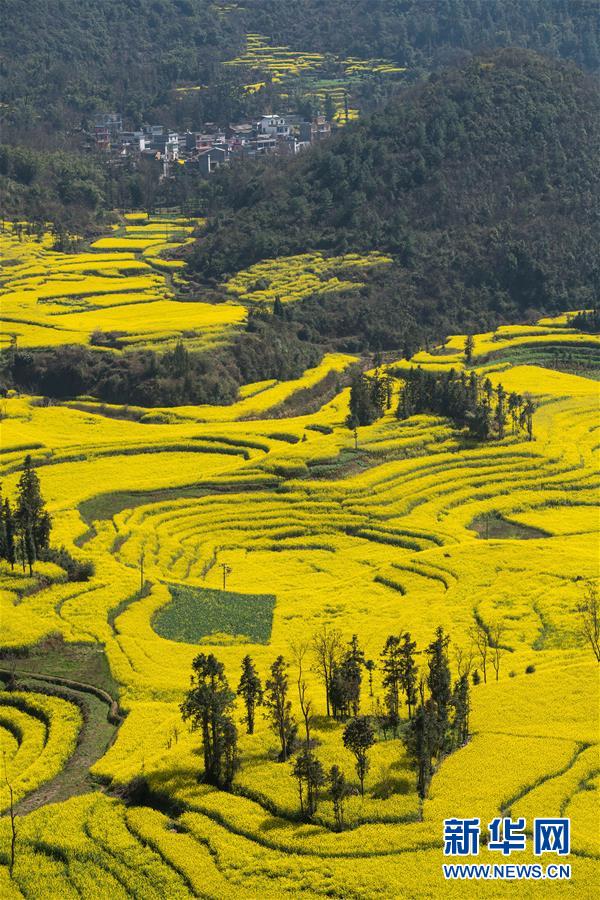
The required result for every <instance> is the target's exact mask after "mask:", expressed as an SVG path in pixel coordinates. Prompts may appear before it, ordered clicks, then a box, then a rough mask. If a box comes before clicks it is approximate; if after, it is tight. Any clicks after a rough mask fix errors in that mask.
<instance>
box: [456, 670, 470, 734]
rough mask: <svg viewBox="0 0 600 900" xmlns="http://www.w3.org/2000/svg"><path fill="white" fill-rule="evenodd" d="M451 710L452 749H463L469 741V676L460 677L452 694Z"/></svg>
mask: <svg viewBox="0 0 600 900" xmlns="http://www.w3.org/2000/svg"><path fill="white" fill-rule="evenodd" d="M451 705H452V710H453V721H452V744H453V749H454V750H456V749H457V748H458V747H464V745H465V744H466V743H467V741H468V739H469V713H470V711H471V701H470V696H469V676H468V675H467V674H466V673H465V674H464V675H461V677H460V678H459V679H458V681H457V682H456V684H455V685H454V691H453V692H452V700H451Z"/></svg>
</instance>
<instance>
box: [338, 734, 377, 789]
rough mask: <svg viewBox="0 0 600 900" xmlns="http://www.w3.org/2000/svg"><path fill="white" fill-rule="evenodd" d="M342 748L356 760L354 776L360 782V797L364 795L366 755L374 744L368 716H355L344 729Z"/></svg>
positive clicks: (367, 766)
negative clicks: (348, 751) (356, 776)
mask: <svg viewBox="0 0 600 900" xmlns="http://www.w3.org/2000/svg"><path fill="white" fill-rule="evenodd" d="M342 740H343V742H344V747H345V748H346V749H347V750H350V752H351V753H353V754H354V756H355V758H356V774H357V775H358V780H359V781H360V793H361V796H362V797H364V795H365V776H366V774H367V772H368V771H369V757H368V753H369V750H370V749H371V747H372V746H373V744H374V743H375V731H374V730H373V726H372V725H371V720H370V718H369V717H368V716H356V718H354V719H351V720H350V721H349V722H348V724H347V725H346V727H345V728H344V734H343V738H342Z"/></svg>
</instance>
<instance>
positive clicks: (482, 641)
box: [469, 619, 489, 684]
mask: <svg viewBox="0 0 600 900" xmlns="http://www.w3.org/2000/svg"><path fill="white" fill-rule="evenodd" d="M469 635H470V637H471V640H472V641H473V644H474V646H475V648H476V649H477V652H478V653H479V659H480V660H481V671H482V672H483V681H484V684H485V683H486V682H487V660H488V651H489V635H488V633H487V630H486V629H485V627H484V625H483V622H481V621H480V620H479V619H475V624H474V625H473V626H472V627H471V629H470V631H469Z"/></svg>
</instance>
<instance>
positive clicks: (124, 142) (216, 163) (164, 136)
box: [88, 113, 336, 178]
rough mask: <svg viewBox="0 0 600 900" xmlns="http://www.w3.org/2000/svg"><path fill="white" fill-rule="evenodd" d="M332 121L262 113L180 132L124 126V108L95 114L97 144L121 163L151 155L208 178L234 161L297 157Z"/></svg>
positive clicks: (167, 171)
mask: <svg viewBox="0 0 600 900" xmlns="http://www.w3.org/2000/svg"><path fill="white" fill-rule="evenodd" d="M332 127H334V128H335V127H336V126H335V125H333V126H332V123H331V122H330V121H328V119H327V118H326V117H325V116H324V115H316V116H314V117H313V118H312V119H310V120H304V119H303V118H302V116H300V115H285V116H281V115H278V114H276V113H274V114H269V115H263V116H261V117H260V118H256V119H253V120H251V121H247V122H240V123H236V124H231V125H227V127H220V126H219V125H217V124H215V123H213V122H204V123H203V124H202V127H201V130H200V131H185V132H177V131H175V130H172V129H170V128H168V127H167V126H165V125H149V126H146V125H145V126H142V127H141V128H139V129H137V130H134V131H129V130H126V129H124V126H123V117H122V116H121V115H120V114H119V113H105V114H101V115H98V116H96V118H95V124H94V131H93V144H92V143H90V144H89V145H88V146H89V148H90V149H92V148H93V147H95V149H96V150H97V151H100V152H102V153H105V154H107V156H108V157H109V158H110V159H111V161H114V162H115V163H118V162H119V161H120V160H122V161H125V160H127V159H132V158H133V159H135V158H147V159H150V160H156V161H157V162H160V163H161V164H162V175H163V177H165V178H167V177H169V176H171V175H172V174H173V172H174V169H175V167H176V166H185V167H186V171H189V172H190V173H195V174H198V175H200V176H204V177H208V176H209V175H210V174H211V173H212V172H214V171H215V170H216V169H218V168H219V167H220V166H223V165H227V164H229V163H230V162H231V161H232V160H251V159H256V158H257V157H261V156H266V155H280V156H294V155H295V154H297V153H300V152H301V151H302V150H304V149H306V148H307V147H310V146H311V144H314V143H315V142H317V141H321V140H324V139H325V138H327V137H329V136H330V134H331V131H332Z"/></svg>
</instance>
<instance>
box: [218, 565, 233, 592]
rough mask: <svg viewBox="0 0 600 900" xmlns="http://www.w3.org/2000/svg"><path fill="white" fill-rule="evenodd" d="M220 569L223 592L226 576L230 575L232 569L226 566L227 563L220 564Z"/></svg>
mask: <svg viewBox="0 0 600 900" xmlns="http://www.w3.org/2000/svg"><path fill="white" fill-rule="evenodd" d="M221 569H222V570H223V590H225V588H226V586H227V576H228V575H231V573H232V571H233V569H232V568H231V566H228V565H227V563H221Z"/></svg>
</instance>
